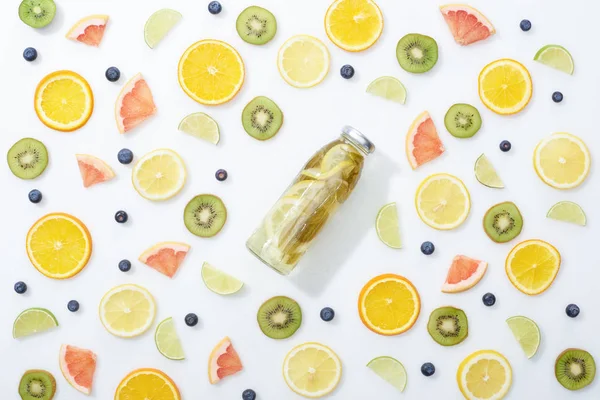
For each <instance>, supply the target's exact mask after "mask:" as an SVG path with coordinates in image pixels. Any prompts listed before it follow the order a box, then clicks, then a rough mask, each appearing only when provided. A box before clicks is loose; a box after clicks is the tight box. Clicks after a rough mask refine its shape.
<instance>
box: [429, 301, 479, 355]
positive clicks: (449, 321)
mask: <svg viewBox="0 0 600 400" xmlns="http://www.w3.org/2000/svg"><path fill="white" fill-rule="evenodd" d="M427 332H429V334H430V335H431V337H432V338H433V340H435V341H436V342H438V343H439V344H441V345H442V346H454V345H457V344H459V343H460V342H462V341H463V340H465V339H466V338H467V335H468V334H469V322H468V320H467V315H466V314H465V313H464V311H463V310H461V309H460V308H455V307H451V306H447V307H440V308H436V309H435V310H433V312H432V313H431V315H430V316H429V322H428V323H427Z"/></svg>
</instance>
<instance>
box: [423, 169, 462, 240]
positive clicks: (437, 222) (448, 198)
mask: <svg viewBox="0 0 600 400" xmlns="http://www.w3.org/2000/svg"><path fill="white" fill-rule="evenodd" d="M415 205H416V207H417V213H418V214H419V218H421V221H423V222H425V223H426V224H427V225H429V226H431V227H432V228H435V229H439V230H449V229H454V228H457V227H458V226H460V225H461V224H462V223H463V222H465V220H466V219H467V216H468V215H469V211H470V209H471V198H470V196H469V191H468V190H467V188H466V186H465V184H464V183H463V182H462V181H461V180H460V179H458V178H457V177H455V176H453V175H450V174H434V175H431V176H429V177H427V178H425V180H423V182H422V183H421V185H420V186H419V188H418V189H417V195H416V196H415Z"/></svg>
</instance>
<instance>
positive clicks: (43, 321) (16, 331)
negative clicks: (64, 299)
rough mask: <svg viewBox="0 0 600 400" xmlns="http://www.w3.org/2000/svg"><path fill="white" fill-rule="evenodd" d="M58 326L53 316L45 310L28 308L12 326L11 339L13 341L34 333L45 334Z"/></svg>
mask: <svg viewBox="0 0 600 400" xmlns="http://www.w3.org/2000/svg"><path fill="white" fill-rule="evenodd" d="M57 326H58V321H57V320H56V317H55V316H54V314H52V313H51V312H50V311H48V310H46V309H45V308H28V309H27V310H25V311H23V312H22V313H21V314H19V316H18V317H17V319H15V322H14V324H13V337H14V338H15V339H17V338H21V337H24V336H29V335H33V334H34V333H40V332H45V331H47V330H48V329H51V328H55V327H57Z"/></svg>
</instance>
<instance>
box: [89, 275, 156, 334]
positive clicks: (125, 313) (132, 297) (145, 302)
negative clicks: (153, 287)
mask: <svg viewBox="0 0 600 400" xmlns="http://www.w3.org/2000/svg"><path fill="white" fill-rule="evenodd" d="M99 312H100V321H102V325H104V327H105V328H106V330H107V331H108V332H110V333H111V334H113V335H115V336H119V337H122V338H131V337H134V336H139V335H141V334H142V333H144V332H146V331H147V330H148V329H149V328H150V326H151V325H152V322H153V321H154V316H155V314H156V306H155V304H154V298H153V297H152V295H151V294H150V292H148V291H147V290H146V289H144V288H143V287H141V286H138V285H132V284H127V285H120V286H116V287H114V288H112V289H110V290H109V291H108V292H107V293H106V294H105V295H104V297H102V300H101V301H100V310H99Z"/></svg>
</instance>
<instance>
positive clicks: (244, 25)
mask: <svg viewBox="0 0 600 400" xmlns="http://www.w3.org/2000/svg"><path fill="white" fill-rule="evenodd" d="M235 28H236V29H237V33H238V35H240V37H241V38H242V40H243V41H245V42H248V43H250V44H258V45H261V44H265V43H268V42H269V41H271V39H273V37H274V36H275V33H276V32H277V20H276V19H275V16H274V15H273V14H272V13H271V11H269V10H266V9H264V8H262V7H258V6H250V7H248V8H246V9H245V10H244V11H242V12H241V13H240V15H239V16H238V18H237V21H236V23H235Z"/></svg>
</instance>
